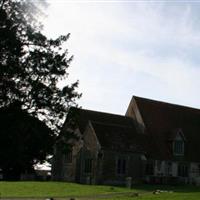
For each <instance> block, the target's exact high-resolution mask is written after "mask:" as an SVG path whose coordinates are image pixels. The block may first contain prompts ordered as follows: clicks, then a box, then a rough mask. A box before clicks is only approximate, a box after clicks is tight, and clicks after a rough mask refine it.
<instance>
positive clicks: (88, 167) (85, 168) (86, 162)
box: [84, 158, 92, 173]
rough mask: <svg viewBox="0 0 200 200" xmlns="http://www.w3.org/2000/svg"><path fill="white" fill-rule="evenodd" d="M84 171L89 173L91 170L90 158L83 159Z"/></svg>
mask: <svg viewBox="0 0 200 200" xmlns="http://www.w3.org/2000/svg"><path fill="white" fill-rule="evenodd" d="M84 172H85V173H91V172H92V159H91V158H87V159H85V164H84Z"/></svg>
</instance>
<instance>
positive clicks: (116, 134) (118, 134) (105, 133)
mask: <svg viewBox="0 0 200 200" xmlns="http://www.w3.org/2000/svg"><path fill="white" fill-rule="evenodd" d="M132 123H133V122H132ZM91 124H92V126H93V128H94V131H95V133H96V135H97V138H98V140H99V142H100V144H101V145H102V146H103V147H104V148H107V149H112V150H116V151H131V152H146V149H145V147H146V146H145V143H146V137H147V136H145V135H142V134H138V133H137V132H136V129H135V127H134V125H133V126H126V125H125V126H124V125H122V124H120V125H118V124H108V123H101V122H94V121H92V122H91ZM130 125H131V124H130Z"/></svg>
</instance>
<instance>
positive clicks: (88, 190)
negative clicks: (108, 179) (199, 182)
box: [0, 182, 200, 200]
mask: <svg viewBox="0 0 200 200" xmlns="http://www.w3.org/2000/svg"><path fill="white" fill-rule="evenodd" d="M156 189H159V190H161V191H167V192H161V193H160V194H156V195H155V194H153V191H155V190H156ZM169 191H173V192H169ZM135 192H137V193H139V196H138V197H136V196H134V193H135ZM0 193H1V198H5V197H13V198H14V197H16V198H17V197H18V198H19V197H34V198H45V197H60V198H62V197H68V199H69V197H78V198H76V199H81V197H85V198H84V200H85V199H87V198H88V199H90V200H91V199H101V200H105V199H107V200H133V199H138V200H200V187H195V186H174V187H173V186H159V185H139V186H134V187H133V189H127V188H123V187H112V186H91V185H80V184H74V183H66V182H0ZM120 193H123V194H120ZM106 195H109V196H106ZM100 197H101V198H100Z"/></svg>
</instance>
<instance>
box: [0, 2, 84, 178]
mask: <svg viewBox="0 0 200 200" xmlns="http://www.w3.org/2000/svg"><path fill="white" fill-rule="evenodd" d="M33 2H34V1H25V0H20V1H19V0H0V128H1V131H0V169H3V170H4V173H5V174H12V173H13V174H14V175H15V176H16V177H18V175H19V174H20V173H21V172H24V171H30V170H31V169H32V167H33V164H35V163H36V162H38V161H44V160H45V159H46V156H47V155H48V154H51V153H52V147H53V142H55V135H58V133H59V131H60V129H61V127H62V124H63V122H64V118H65V117H66V114H67V112H68V110H69V107H70V106H76V105H77V104H76V100H77V99H78V98H80V96H81V94H79V93H78V92H77V91H76V89H77V87H78V81H77V82H75V83H72V84H69V83H68V84H66V86H64V87H63V88H59V87H58V82H59V81H60V80H66V81H67V77H68V73H67V69H68V67H69V65H70V62H71V61H72V56H68V51H67V49H65V48H64V47H63V43H65V42H66V41H67V40H68V38H69V34H67V35H65V36H60V37H58V38H57V39H48V38H47V37H46V36H45V35H44V34H42V32H41V24H40V23H39V22H38V21H37V18H38V15H39V14H41V10H40V9H39V8H38V7H37V6H35V5H34V3H33ZM37 3H38V1H37ZM16 105H17V106H16ZM15 107H16V108H17V109H15ZM40 120H42V121H43V123H42V122H41V121H40ZM44 123H45V124H46V125H47V126H49V127H50V128H51V129H52V130H53V132H54V134H53V135H52V131H50V130H49V129H48V128H47V127H46V128H45V125H44ZM12 177H13V176H12ZM16 177H15V178H16Z"/></svg>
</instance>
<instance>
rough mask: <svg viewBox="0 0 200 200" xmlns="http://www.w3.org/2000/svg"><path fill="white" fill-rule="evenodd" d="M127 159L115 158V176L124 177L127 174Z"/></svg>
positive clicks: (122, 157)
mask: <svg viewBox="0 0 200 200" xmlns="http://www.w3.org/2000/svg"><path fill="white" fill-rule="evenodd" d="M127 167H128V159H127V158H126V157H124V156H118V157H116V174H117V175H118V176H125V175H126V174H127V170H128V169H127Z"/></svg>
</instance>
